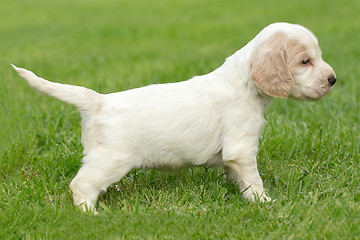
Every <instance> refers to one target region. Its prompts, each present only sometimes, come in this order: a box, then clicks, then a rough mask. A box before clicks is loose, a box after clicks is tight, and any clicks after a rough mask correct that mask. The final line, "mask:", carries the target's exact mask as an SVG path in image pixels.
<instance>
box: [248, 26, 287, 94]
mask: <svg viewBox="0 0 360 240" xmlns="http://www.w3.org/2000/svg"><path fill="white" fill-rule="evenodd" d="M286 42H287V38H286V36H285V35H284V34H283V33H281V32H277V33H274V34H273V35H272V36H271V37H270V38H269V39H267V40H266V41H265V42H263V43H261V44H260V45H259V46H258V47H257V48H256V49H255V51H254V52H253V53H252V56H251V58H250V69H251V71H252V75H251V78H252V80H253V81H254V82H255V83H256V84H257V85H258V86H259V87H260V88H261V89H262V90H263V91H264V92H265V93H267V94H268V95H270V96H273V97H279V98H287V97H288V96H289V95H290V93H291V91H292V89H293V87H294V79H293V78H292V76H291V73H290V70H289V67H288V64H287V58H288V51H287V49H286Z"/></svg>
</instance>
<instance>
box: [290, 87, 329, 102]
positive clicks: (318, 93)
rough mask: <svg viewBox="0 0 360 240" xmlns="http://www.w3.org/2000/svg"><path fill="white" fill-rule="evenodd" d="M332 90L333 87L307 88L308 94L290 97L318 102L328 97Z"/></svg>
mask: <svg viewBox="0 0 360 240" xmlns="http://www.w3.org/2000/svg"><path fill="white" fill-rule="evenodd" d="M331 89H332V86H322V87H316V88H314V87H307V88H306V91H304V92H306V94H296V93H295V94H291V95H290V97H291V98H294V99H297V100H304V101H317V100H319V99H321V98H322V97H324V96H325V95H327V94H328V93H329V92H330V91H331Z"/></svg>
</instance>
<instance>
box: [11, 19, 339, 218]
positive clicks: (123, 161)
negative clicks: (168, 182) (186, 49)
mask: <svg viewBox="0 0 360 240" xmlns="http://www.w3.org/2000/svg"><path fill="white" fill-rule="evenodd" d="M275 32H282V33H284V34H285V35H286V36H288V37H289V38H295V39H298V40H299V41H301V42H302V43H303V44H304V45H305V46H306V48H307V50H308V54H309V55H311V57H312V58H313V63H314V64H313V66H311V69H310V67H309V68H304V69H302V68H301V66H299V69H295V70H293V71H292V78H293V81H294V87H293V89H292V94H290V95H289V96H290V97H295V98H300V99H309V98H310V99H317V98H320V97H321V96H323V95H325V94H326V93H327V92H329V91H330V88H331V86H330V85H329V84H328V83H326V82H328V78H329V77H331V76H333V77H335V73H334V71H333V70H332V68H331V67H330V66H329V65H327V64H326V63H325V62H324V61H323V60H322V59H321V52H320V49H319V47H318V44H317V39H316V38H315V36H314V35H313V34H312V33H311V32H310V31H309V30H307V29H306V28H304V27H301V26H299V25H292V24H287V23H276V24H272V25H270V26H268V27H266V28H265V29H264V30H263V31H262V32H260V33H259V34H258V35H257V36H256V37H255V38H254V39H253V40H252V41H251V42H249V43H248V44H247V45H246V46H245V47H243V48H242V49H240V50H239V51H237V52H236V53H235V54H234V55H232V56H230V57H229V58H228V59H227V60H226V61H225V63H224V64H223V65H222V66H221V67H219V68H218V69H216V70H215V71H213V72H211V73H209V74H206V75H203V76H197V77H194V78H192V79H190V80H188V81H184V82H179V83H169V84H159V85H150V86H146V87H142V88H137V89H132V90H128V91H123V92H119V93H112V94H106V95H103V94H99V93H96V92H94V91H92V90H89V89H87V88H83V87H77V86H71V85H65V84H58V83H52V82H49V81H46V80H44V79H42V78H39V77H37V76H36V75H35V74H33V73H32V72H30V71H28V70H25V69H22V68H17V67H15V66H13V67H14V69H15V70H16V71H17V72H18V73H19V74H20V75H21V76H22V77H23V78H24V79H26V80H27V81H28V82H29V84H30V85H31V86H32V87H33V88H35V89H37V90H39V91H40V92H42V93H45V94H48V95H50V96H53V97H55V98H58V99H60V100H62V101H65V102H68V103H70V104H73V105H75V106H77V107H78V109H79V111H80V113H81V116H82V139H81V141H82V144H83V146H84V155H85V157H84V158H83V166H82V167H81V169H80V170H79V172H78V174H77V175H76V177H75V178H74V179H73V180H72V182H71V184H70V187H71V189H72V191H73V197H74V203H75V205H76V206H81V208H82V209H83V210H86V209H90V210H93V211H95V203H96V200H97V197H98V195H99V193H100V192H101V191H105V190H106V189H107V188H108V187H109V186H110V185H111V184H113V183H115V182H117V181H119V180H120V179H121V178H122V177H124V176H125V175H126V174H127V173H128V172H129V171H130V170H131V169H133V168H150V169H160V170H175V169H181V168H186V167H192V166H214V167H222V168H224V170H225V171H226V172H227V173H228V174H229V177H230V178H232V179H234V180H235V181H237V182H238V183H239V185H240V188H241V190H242V191H244V193H243V196H244V197H246V198H248V199H250V200H254V198H255V197H258V198H259V199H260V201H269V200H270V198H269V197H267V196H266V195H265V193H264V190H263V183H262V180H261V178H260V175H259V172H258V170H257V164H256V154H257V150H258V140H259V137H260V134H261V131H262V128H263V126H264V123H265V120H264V111H265V108H266V106H267V105H268V103H269V102H270V100H271V98H272V97H271V96H269V95H268V94H266V93H265V92H264V91H263V89H261V87H259V86H258V85H257V84H256V83H255V82H254V81H252V66H251V65H250V64H249V61H250V58H251V57H252V53H253V52H254V50H255V49H257V47H259V46H260V44H262V43H263V42H264V41H266V40H267V39H269V37H270V36H271V35H272V34H274V33H275ZM255 62H256V61H255ZM285 97H287V96H285Z"/></svg>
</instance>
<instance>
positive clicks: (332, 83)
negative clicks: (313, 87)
mask: <svg viewBox="0 0 360 240" xmlns="http://www.w3.org/2000/svg"><path fill="white" fill-rule="evenodd" d="M328 81H329V83H330V85H331V86H333V85H334V84H335V83H336V77H335V76H331V77H329V78H328Z"/></svg>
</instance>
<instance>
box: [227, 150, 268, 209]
mask: <svg viewBox="0 0 360 240" xmlns="http://www.w3.org/2000/svg"><path fill="white" fill-rule="evenodd" d="M243 151H245V149H243ZM251 155H254V154H251V152H250V153H248V154H244V152H241V154H239V156H238V157H232V158H227V159H224V165H225V167H224V170H225V172H226V173H227V174H228V177H229V178H230V179H232V180H233V181H234V182H236V183H238V184H239V186H240V190H241V191H242V192H243V197H245V198H246V199H249V200H251V201H255V199H259V200H260V202H269V201H271V199H270V198H269V197H268V196H266V194H265V192H264V187H263V182H262V180H261V178H260V174H259V171H258V169H257V163H256V154H255V155H254V156H251ZM233 156H234V155H233ZM250 156H251V157H250Z"/></svg>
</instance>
